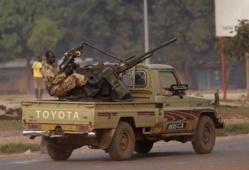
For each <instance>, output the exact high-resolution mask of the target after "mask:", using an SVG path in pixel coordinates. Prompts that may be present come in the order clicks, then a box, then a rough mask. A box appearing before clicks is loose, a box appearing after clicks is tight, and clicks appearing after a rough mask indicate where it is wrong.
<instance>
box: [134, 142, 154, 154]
mask: <svg viewBox="0 0 249 170" xmlns="http://www.w3.org/2000/svg"><path fill="white" fill-rule="evenodd" d="M153 144H154V142H152V141H148V140H137V141H136V145H135V152H137V153H142V154H143V153H148V152H150V150H151V149H152V147H153Z"/></svg>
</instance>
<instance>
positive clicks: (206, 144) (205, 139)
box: [192, 116, 216, 154]
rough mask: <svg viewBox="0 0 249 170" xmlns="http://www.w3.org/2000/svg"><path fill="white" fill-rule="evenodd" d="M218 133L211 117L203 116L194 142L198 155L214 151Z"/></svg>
mask: <svg viewBox="0 0 249 170" xmlns="http://www.w3.org/2000/svg"><path fill="white" fill-rule="evenodd" d="M215 139H216V131H215V126H214V122H213V120H212V119H211V118H210V117H209V116H201V117H200V120H199V123H198V127H197V130H196V139H195V141H193V142H192V145H193V148H194V150H195V152H196V153H199V154H205V153H210V152H211V151H212V150H213V147H214V144H215Z"/></svg>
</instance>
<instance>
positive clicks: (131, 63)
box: [117, 38, 177, 74]
mask: <svg viewBox="0 0 249 170" xmlns="http://www.w3.org/2000/svg"><path fill="white" fill-rule="evenodd" d="M176 40H177V39H176V38H172V39H170V40H169V41H166V42H165V43H163V44H161V45H160V46H159V47H157V48H154V49H152V50H150V51H148V52H146V53H144V54H142V55H141V56H138V57H136V56H132V57H129V58H128V59H126V60H125V61H124V65H123V66H121V67H120V68H118V69H117V73H118V74H119V73H122V72H124V71H126V70H128V69H130V68H132V67H133V66H135V65H137V64H139V63H141V62H143V61H144V60H146V59H147V58H150V57H151V56H153V53H154V52H155V51H157V50H159V49H161V48H163V47H165V46H167V45H169V44H171V43H173V42H175V41H176Z"/></svg>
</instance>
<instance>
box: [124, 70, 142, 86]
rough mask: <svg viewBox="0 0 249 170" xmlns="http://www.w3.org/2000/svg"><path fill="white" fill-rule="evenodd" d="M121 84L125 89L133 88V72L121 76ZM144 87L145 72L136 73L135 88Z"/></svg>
mask: <svg viewBox="0 0 249 170" xmlns="http://www.w3.org/2000/svg"><path fill="white" fill-rule="evenodd" d="M123 82H124V84H125V85H126V86H127V87H132V86H133V72H132V71H128V72H127V73H126V74H124V75H123ZM145 86H146V72H145V71H136V75H135V87H136V88H140V87H141V88H142V87H145Z"/></svg>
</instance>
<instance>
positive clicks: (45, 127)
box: [41, 125, 76, 131]
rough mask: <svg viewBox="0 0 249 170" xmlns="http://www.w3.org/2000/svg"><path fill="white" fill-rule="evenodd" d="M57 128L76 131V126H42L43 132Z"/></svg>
mask: <svg viewBox="0 0 249 170" xmlns="http://www.w3.org/2000/svg"><path fill="white" fill-rule="evenodd" d="M56 126H60V127H61V128H62V130H64V131H65V130H70V131H76V126H73V125H41V130H54V129H55V128H56Z"/></svg>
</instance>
